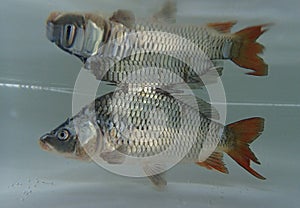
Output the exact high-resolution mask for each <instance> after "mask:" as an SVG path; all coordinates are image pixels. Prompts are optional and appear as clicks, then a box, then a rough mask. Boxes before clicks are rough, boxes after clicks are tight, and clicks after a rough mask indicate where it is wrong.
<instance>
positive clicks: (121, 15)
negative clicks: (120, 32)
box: [109, 9, 135, 28]
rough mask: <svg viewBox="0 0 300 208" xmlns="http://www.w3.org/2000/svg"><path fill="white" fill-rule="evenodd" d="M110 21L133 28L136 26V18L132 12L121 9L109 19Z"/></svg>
mask: <svg viewBox="0 0 300 208" xmlns="http://www.w3.org/2000/svg"><path fill="white" fill-rule="evenodd" d="M109 20H110V21H113V22H117V23H121V24H123V25H124V26H126V27H129V28H131V27H132V26H133V25H134V24H135V16H134V14H133V12H132V11H129V10H124V9H119V10H118V11H115V12H114V13H113V15H112V16H111V17H110V18H109Z"/></svg>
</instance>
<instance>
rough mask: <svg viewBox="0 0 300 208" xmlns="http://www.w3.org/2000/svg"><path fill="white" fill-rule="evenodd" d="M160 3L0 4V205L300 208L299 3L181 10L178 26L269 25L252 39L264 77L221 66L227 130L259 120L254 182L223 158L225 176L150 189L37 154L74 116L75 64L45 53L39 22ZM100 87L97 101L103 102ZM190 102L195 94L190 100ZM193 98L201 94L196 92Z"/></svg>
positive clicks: (186, 4)
mask: <svg viewBox="0 0 300 208" xmlns="http://www.w3.org/2000/svg"><path fill="white" fill-rule="evenodd" d="M162 3H163V1H159V0H151V1H147V0H123V1H116V0H85V1H80V0H64V1H58V0H52V1H50V0H48V1H38V0H3V1H1V6H0V17H1V18H0V26H1V32H0V44H1V51H0V132H1V136H0V142H1V144H0V166H1V169H0V204H1V207H3V208H14V207H34V206H43V207H44V208H46V207H64V208H66V207H72V208H76V207H123V208H124V207H149V206H151V207H162V206H164V207H243V208H246V207H268V206H269V207H284V206H288V207H299V205H300V200H299V196H300V181H299V173H300V165H299V160H300V154H299V147H300V137H299V125H300V93H299V90H300V81H299V78H300V69H299V66H300V52H299V51H300V36H299V34H300V23H299V19H300V13H299V8H300V2H299V1H298V0H286V1H279V0H277V1H273V0H253V1H249V0H240V1H235V0H213V1H211V0H186V1H178V3H177V9H178V12H177V22H179V23H193V24H205V23H207V22H218V21H227V20H237V21H238V23H237V24H236V25H235V26H234V28H233V29H232V31H233V32H234V31H238V30H240V29H242V28H244V27H246V26H252V25H256V24H262V23H273V24H274V25H273V26H272V27H271V28H270V30H269V31H267V32H266V33H265V34H263V35H262V37H260V38H259V42H261V43H262V44H263V45H264V46H265V47H266V50H265V53H264V55H263V58H264V60H265V61H266V62H267V63H268V64H269V75H268V76H266V77H254V76H247V75H245V72H246V70H244V69H241V68H240V67H238V66H236V65H235V64H234V63H232V62H230V61H226V62H225V69H224V71H223V75H222V82H223V85H224V88H225V92H226V99H227V102H228V105H227V120H226V123H232V122H234V121H238V120H241V119H244V118H248V117H254V116H259V117H263V118H265V130H264V132H263V134H262V135H261V136H260V137H259V138H258V139H257V140H256V141H255V142H254V143H253V144H252V145H251V149H252V150H253V152H255V154H256V156H257V157H258V158H259V160H260V162H261V163H262V165H260V166H256V165H253V166H252V167H253V168H254V169H255V170H257V171H258V172H259V173H261V174H262V175H264V176H265V177H266V178H267V180H265V181H261V180H258V179H256V178H254V177H253V176H251V175H250V174H248V173H247V172H246V171H244V170H243V169H242V168H241V167H240V166H239V165H237V164H236V163H235V162H234V161H233V160H232V159H231V158H229V157H227V156H225V163H226V165H227V167H228V170H229V172H230V173H229V175H224V174H221V173H218V172H215V171H209V170H206V169H204V168H201V167H198V166H197V165H194V164H179V165H177V166H176V167H174V168H172V169H171V170H170V171H168V173H167V180H168V187H167V188H166V189H165V190H164V191H157V190H155V189H154V188H153V187H152V185H151V184H150V182H149V181H148V179H144V178H142V179H141V178H140V179H135V178H127V177H122V176H118V175H114V174H112V173H110V172H108V171H106V170H105V169H103V168H101V167H99V166H97V165H96V164H93V163H84V162H81V161H76V160H70V159H65V158H63V157H61V156H59V155H55V154H50V153H47V152H44V151H42V150H41V149H40V148H39V146H38V143H37V141H38V138H39V137H40V136H41V135H43V134H44V133H46V132H48V131H50V130H51V129H53V128H54V127H56V126H58V125H59V124H60V123H62V122H63V121H64V120H65V119H66V118H67V117H70V116H71V114H72V90H73V87H74V84H75V81H76V77H77V75H78V73H79V71H80V69H81V66H82V64H81V62H80V60H79V59H77V58H76V57H74V56H71V55H69V54H67V53H65V52H63V51H62V50H60V49H58V48H57V47H56V46H55V45H54V44H52V43H50V42H49V41H48V40H47V38H46V35H45V29H46V25H45V21H46V19H47V17H48V15H49V13H50V12H51V11H54V10H59V11H92V12H100V13H101V12H104V14H107V15H109V14H111V13H112V12H113V11H115V10H117V9H120V8H122V9H129V10H132V11H133V12H134V13H135V14H136V15H137V16H138V17H143V18H145V17H150V16H151V14H153V13H154V12H155V11H157V10H158V9H159V8H160V6H161V4H162ZM107 90H108V88H105V87H103V89H101V92H103V93H104V92H107ZM196 93H197V91H196ZM199 93H200V92H199Z"/></svg>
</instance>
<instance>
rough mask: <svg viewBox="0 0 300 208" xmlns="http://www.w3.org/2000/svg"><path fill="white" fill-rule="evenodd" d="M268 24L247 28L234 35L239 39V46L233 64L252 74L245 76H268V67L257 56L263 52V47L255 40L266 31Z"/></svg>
mask: <svg viewBox="0 0 300 208" xmlns="http://www.w3.org/2000/svg"><path fill="white" fill-rule="evenodd" d="M267 26H269V24H264V25H257V26H253V27H247V28H245V29H243V30H241V31H239V32H236V33H235V34H234V35H235V36H236V37H237V38H239V39H240V41H241V43H240V44H241V45H240V46H238V47H239V50H238V51H236V53H237V54H235V57H234V58H232V60H233V62H234V63H236V64H237V65H239V66H241V67H243V68H247V69H251V70H253V72H249V73H247V74H249V75H254V76H266V75H267V74H268V65H267V64H266V63H265V62H264V60H263V59H262V58H261V57H259V56H258V54H261V53H262V52H263V50H264V46H263V45H261V44H260V43H258V42H256V40H257V38H258V37H259V36H261V35H262V34H263V33H264V32H266V31H267V29H266V27H267Z"/></svg>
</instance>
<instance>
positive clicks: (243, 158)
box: [226, 117, 266, 180]
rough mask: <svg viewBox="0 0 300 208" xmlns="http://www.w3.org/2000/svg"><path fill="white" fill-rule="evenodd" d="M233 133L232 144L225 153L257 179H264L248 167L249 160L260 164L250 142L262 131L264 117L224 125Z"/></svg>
mask: <svg viewBox="0 0 300 208" xmlns="http://www.w3.org/2000/svg"><path fill="white" fill-rule="evenodd" d="M226 128H227V130H228V131H229V132H231V134H232V135H233V138H230V139H233V142H234V145H233V147H232V148H229V149H228V150H227V151H226V153H227V154H228V155H229V156H230V157H231V158H232V159H233V160H235V161H236V162H237V163H238V164H239V165H240V166H242V167H243V168H244V169H245V170H247V171H248V172H249V173H251V174H252V175H253V176H255V177H257V178H259V179H262V180H264V179H266V178H265V177H263V176H262V175H260V174H259V173H258V172H256V171H255V170H253V169H252V168H251V167H250V161H253V162H255V163H257V164H260V162H259V161H258V159H257V158H256V156H255V154H254V153H253V152H252V151H251V149H250V147H249V144H251V143H252V142H253V141H254V140H255V139H256V138H257V137H258V136H259V135H260V134H261V132H262V131H263V129H264V119H263V118H260V117H254V118H249V119H245V120H241V121H238V122H235V123H232V124H229V125H228V126H226Z"/></svg>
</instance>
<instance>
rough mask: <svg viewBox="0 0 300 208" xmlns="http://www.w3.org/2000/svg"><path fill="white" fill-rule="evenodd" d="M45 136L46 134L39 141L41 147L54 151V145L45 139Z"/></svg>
mask: <svg viewBox="0 0 300 208" xmlns="http://www.w3.org/2000/svg"><path fill="white" fill-rule="evenodd" d="M44 137H45V136H43V137H41V138H40V139H39V141H38V143H39V145H40V147H41V148H42V149H43V150H45V151H52V150H53V147H52V146H51V145H50V144H49V143H47V142H46V141H45V139H44Z"/></svg>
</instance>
